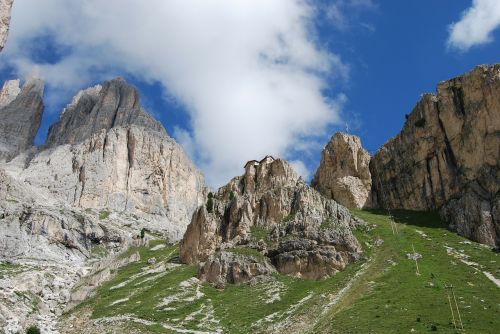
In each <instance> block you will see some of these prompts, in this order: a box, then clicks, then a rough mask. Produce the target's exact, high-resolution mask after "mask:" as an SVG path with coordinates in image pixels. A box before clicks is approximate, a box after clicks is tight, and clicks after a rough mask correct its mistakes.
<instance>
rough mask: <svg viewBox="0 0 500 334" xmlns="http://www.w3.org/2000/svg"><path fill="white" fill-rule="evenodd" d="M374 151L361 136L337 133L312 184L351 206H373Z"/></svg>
mask: <svg viewBox="0 0 500 334" xmlns="http://www.w3.org/2000/svg"><path fill="white" fill-rule="evenodd" d="M369 164H370V154H369V153H368V151H366V150H365V149H364V148H363V146H361V140H360V139H359V137H357V136H353V135H349V134H346V133H342V132H337V133H336V134H335V135H333V137H332V138H331V139H330V141H329V142H328V144H327V145H326V147H325V148H324V149H323V152H322V153H321V162H320V165H319V167H318V170H317V171H316V173H315V175H314V178H313V180H312V182H311V186H312V187H313V188H315V189H316V190H318V191H319V192H320V193H322V194H323V195H324V196H326V197H327V198H331V199H334V200H335V201H337V202H338V203H340V204H342V205H344V206H346V207H348V208H358V209H359V208H368V207H370V206H371V203H370V201H371V186H372V178H371V174H370V169H369Z"/></svg>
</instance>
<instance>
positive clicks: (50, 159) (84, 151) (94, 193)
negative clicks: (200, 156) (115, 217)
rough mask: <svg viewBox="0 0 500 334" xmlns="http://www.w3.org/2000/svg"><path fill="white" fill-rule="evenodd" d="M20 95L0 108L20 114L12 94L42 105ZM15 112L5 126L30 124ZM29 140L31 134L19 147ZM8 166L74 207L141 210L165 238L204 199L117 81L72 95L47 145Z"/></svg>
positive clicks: (130, 91) (171, 145) (169, 144)
mask: <svg viewBox="0 0 500 334" xmlns="http://www.w3.org/2000/svg"><path fill="white" fill-rule="evenodd" d="M25 86H26V85H25ZM28 87H31V86H28ZM29 92H31V90H29ZM25 95H27V94H25V93H24V89H23V91H21V92H20V93H19V95H18V96H17V97H16V98H15V99H14V100H13V102H11V103H10V104H9V108H10V109H5V108H4V109H1V111H0V112H4V110H9V111H10V110H12V114H13V115H25V114H27V113H26V112H25V113H24V114H23V113H20V112H19V110H22V109H20V108H22V107H23V106H20V105H19V103H17V101H18V100H19V101H21V102H24V103H25V104H28V105H31V104H35V102H37V103H38V102H39V103H41V97H39V96H37V97H39V98H37V99H35V100H33V99H31V100H30V99H27V98H25ZM9 99H10V98H9ZM1 100H2V96H0V101H1ZM33 101H35V102H33ZM35 105H36V106H38V104H35ZM37 110H38V109H37ZM40 115H41V114H40ZM18 118H19V117H18ZM18 118H13V121H12V122H11V123H12V124H11V126H10V127H6V130H5V131H12V129H14V130H16V133H19V132H20V130H22V129H24V128H25V127H26V128H28V129H32V128H33V129H34V128H35V127H34V126H31V127H30V126H29V124H32V123H31V121H32V120H29V119H26V120H25V122H22V123H19V122H18V121H17V119H18ZM25 118H26V117H25ZM38 124H39V120H38V122H36V125H37V126H38ZM37 126H36V127H37ZM29 133H30V134H33V136H34V133H35V132H29ZM12 137H15V136H14V135H13V134H12ZM2 138H10V136H9V135H4V136H3V137H2ZM20 138H22V137H20ZM31 144H32V137H30V141H29V142H28V141H25V142H23V145H22V148H24V149H26V148H28V147H29V146H30V145H31ZM19 146H20V145H19ZM18 151H20V150H15V151H14V152H18ZM6 168H7V167H6ZM7 169H8V170H9V171H11V175H12V176H15V178H16V179H17V180H19V181H21V182H25V183H29V184H30V185H31V186H34V187H37V188H40V189H45V190H47V191H49V193H50V194H51V196H53V197H54V198H57V199H58V200H61V201H63V202H64V203H68V204H69V205H71V206H73V207H78V208H94V209H99V210H111V211H128V212H131V213H136V214H139V215H141V217H143V218H145V217H146V216H147V217H149V218H148V219H149V221H150V222H151V224H152V227H153V228H154V229H156V230H162V231H164V232H165V233H167V234H168V237H169V238H170V239H171V240H179V239H180V238H181V237H182V235H183V233H184V231H185V229H186V226H187V225H188V224H189V222H190V219H191V215H192V213H193V212H194V210H195V209H196V208H197V207H198V206H199V205H200V204H201V203H202V201H203V197H204V195H203V193H204V187H205V186H204V178H203V176H202V175H201V173H200V172H199V171H198V170H197V169H196V167H195V166H194V165H193V163H192V162H191V161H190V160H189V158H188V157H187V155H186V154H185V153H184V151H183V150H182V148H181V147H180V146H179V145H178V144H177V143H176V142H175V141H174V140H173V139H171V138H170V137H169V136H168V135H167V133H166V131H165V130H164V128H163V126H162V125H161V124H160V123H158V122H157V121H156V120H154V119H153V118H152V117H151V116H150V115H149V114H148V113H147V112H145V111H144V110H143V109H142V107H141V106H140V102H139V94H138V92H137V90H136V89H135V88H133V87H132V86H130V85H129V84H127V83H126V82H125V81H124V80H123V79H114V80H111V81H108V82H105V83H104V84H103V85H102V86H96V87H92V88H89V89H87V90H84V91H81V92H80V93H78V94H77V95H76V96H75V98H73V101H72V102H71V103H70V104H69V105H68V106H67V107H66V108H65V110H64V111H63V112H62V114H61V116H60V117H59V120H58V121H57V122H56V123H55V124H54V125H53V126H52V127H51V128H50V130H49V136H48V139H47V142H46V144H45V145H43V146H42V147H41V148H39V149H38V150H37V151H36V152H30V153H29V154H21V155H19V156H17V157H16V158H15V159H13V160H12V161H11V162H10V163H9V166H8V168H7Z"/></svg>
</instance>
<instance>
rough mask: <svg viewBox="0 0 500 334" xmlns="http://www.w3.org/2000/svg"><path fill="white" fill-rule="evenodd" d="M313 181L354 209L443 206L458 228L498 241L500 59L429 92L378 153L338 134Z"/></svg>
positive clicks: (466, 233)
mask: <svg viewBox="0 0 500 334" xmlns="http://www.w3.org/2000/svg"><path fill="white" fill-rule="evenodd" d="M368 164H369V167H368V166H367V165H368ZM312 185H313V187H315V188H316V189H318V190H319V191H320V192H321V193H322V194H324V195H325V196H327V197H329V198H333V199H334V200H336V201H339V202H340V203H342V204H344V205H346V206H348V207H350V208H362V207H365V208H367V207H373V208H382V209H409V210H424V211H430V210H439V212H440V215H441V216H442V218H443V220H444V221H446V222H447V223H448V224H449V227H450V229H452V230H453V231H456V232H457V233H459V234H460V235H462V236H465V237H467V238H469V239H472V240H475V241H478V242H481V243H484V244H487V245H490V246H496V247H498V246H499V245H500V244H499V243H500V197H499V190H500V65H499V64H497V65H493V66H478V67H476V68H475V69H473V70H472V71H471V72H469V73H466V74H464V75H462V76H459V77H457V78H454V79H451V80H447V81H443V82H441V83H440V84H439V85H438V87H437V93H436V94H424V95H423V97H422V99H421V100H420V101H419V102H418V103H417V105H416V107H415V108H414V109H413V111H412V112H411V113H410V114H408V115H407V117H406V122H405V124H404V126H403V129H402V130H401V132H400V133H399V134H397V135H396V136H395V137H394V138H391V139H390V140H389V141H388V142H387V143H385V144H384V145H382V147H380V148H379V149H378V150H377V152H376V153H375V155H374V156H373V157H371V158H370V156H369V154H368V153H367V152H366V151H365V150H364V149H363V148H362V147H361V142H360V140H359V138H357V137H355V136H350V135H346V134H342V133H337V134H335V135H334V136H333V137H332V140H331V141H330V142H329V143H328V145H327V146H326V147H325V149H324V150H323V153H322V159H321V163H320V166H319V168H318V170H317V172H316V175H315V177H314V179H313V181H312Z"/></svg>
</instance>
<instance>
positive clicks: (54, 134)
mask: <svg viewBox="0 0 500 334" xmlns="http://www.w3.org/2000/svg"><path fill="white" fill-rule="evenodd" d="M129 125H136V126H141V127H144V128H147V129H149V130H151V131H157V132H162V133H165V129H164V128H163V126H162V125H161V124H160V123H159V122H158V121H156V120H155V119H154V118H152V117H151V115H149V114H148V113H147V112H146V111H145V110H144V109H143V108H142V107H141V105H140V99H139V92H138V91H137V89H136V88H135V87H133V86H131V85H130V84H128V83H127V82H126V81H125V80H124V79H123V78H115V79H113V80H110V81H107V82H105V83H103V84H102V85H97V86H94V87H91V88H89V89H86V90H83V91H80V92H79V93H78V94H77V95H76V96H75V97H74V98H73V100H72V101H71V103H70V104H69V105H68V106H67V107H66V108H65V110H64V112H63V113H62V114H61V116H60V117H59V120H58V121H57V122H56V123H55V124H54V125H52V126H51V127H50V129H49V134H48V137H47V142H46V146H47V147H54V146H57V145H62V144H75V143H78V142H82V141H83V140H85V139H88V138H90V137H91V136H92V135H94V134H96V133H98V132H100V131H102V130H104V131H107V130H109V129H112V128H114V127H118V126H129Z"/></svg>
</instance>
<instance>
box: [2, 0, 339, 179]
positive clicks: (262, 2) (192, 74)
mask: <svg viewBox="0 0 500 334" xmlns="http://www.w3.org/2000/svg"><path fill="white" fill-rule="evenodd" d="M316 14H317V13H316V9H315V8H314V7H313V5H312V4H311V2H309V1H306V0H273V1H269V0H212V1H205V0H183V1H164V0H148V1H143V0H86V1H67V0H43V1H42V0H17V1H16V2H15V6H14V10H13V19H12V26H11V34H10V36H9V44H8V46H7V48H6V49H5V53H4V55H3V56H2V57H3V61H4V64H9V65H10V66H13V67H14V68H15V69H16V70H17V72H18V73H19V74H20V75H24V76H28V75H32V74H33V73H36V74H37V75H40V76H41V77H42V78H43V79H45V80H46V82H47V84H48V85H49V88H50V91H52V92H58V94H62V93H61V92H65V91H69V90H71V91H73V92H74V90H76V89H78V88H82V87H84V86H85V85H87V84H88V83H89V82H90V81H92V80H96V79H105V78H109V77H110V76H111V75H116V74H123V73H126V74H127V75H131V76H134V77H136V78H138V79H139V80H143V81H145V82H159V83H161V85H162V86H163V87H164V89H165V92H166V94H168V95H169V96H173V97H175V99H176V100H177V101H178V102H179V103H181V104H182V105H183V106H184V108H185V109H186V110H187V112H188V113H189V119H190V120H191V124H188V125H179V126H183V128H181V127H177V128H176V130H175V133H174V135H177V137H178V140H179V141H181V142H182V143H184V144H185V145H186V149H187V150H188V151H190V153H191V154H192V155H193V156H195V157H196V161H197V163H198V165H199V166H200V167H201V168H202V170H204V172H205V173H206V175H207V179H208V181H209V183H210V184H212V185H220V184H222V183H224V182H226V181H227V180H228V179H229V178H230V177H232V176H234V175H238V174H240V173H241V171H242V166H243V164H244V163H245V161H246V160H249V159H254V158H255V159H258V158H259V157H262V156H264V155H265V154H273V155H276V156H281V157H285V158H291V157H292V155H293V156H295V157H296V156H297V155H298V154H297V153H299V154H300V150H301V148H304V149H307V147H310V146H311V145H315V144H317V139H318V137H322V136H324V135H325V134H326V133H325V131H326V128H327V127H328V126H329V125H331V124H332V123H335V122H338V121H339V108H340V105H341V104H342V101H343V100H344V97H342V95H339V97H335V96H333V97H331V94H330V97H327V96H326V95H325V94H324V92H325V89H326V88H327V87H326V81H325V78H326V77H328V78H329V79H331V78H334V77H335V76H338V77H342V76H345V75H346V73H347V68H346V66H345V65H344V64H343V63H342V61H341V59H340V58H339V57H338V56H337V55H335V54H332V53H331V52H328V51H326V50H324V49H322V48H321V47H320V46H319V45H318V43H317V34H315V32H314V31H313V24H312V22H313V20H314V18H315V15H316ZM46 41H50V45H51V47H53V49H52V50H45V49H44V47H43V43H44V42H46ZM40 50H42V51H40ZM40 52H42V53H43V52H47V53H48V54H50V57H49V58H50V61H48V62H47V61H43V62H40V61H39V56H37V53H40ZM156 112H159V111H158V110H157V111H156ZM295 160H297V159H295ZM294 165H295V166H298V167H300V168H299V169H301V173H302V174H307V173H308V172H309V171H308V170H307V168H305V165H304V164H303V163H301V162H300V161H299V160H298V161H295V162H294ZM306 176H307V175H306Z"/></svg>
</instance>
